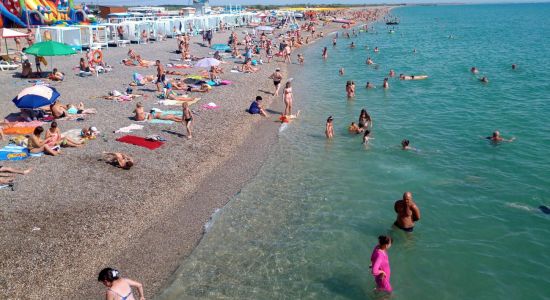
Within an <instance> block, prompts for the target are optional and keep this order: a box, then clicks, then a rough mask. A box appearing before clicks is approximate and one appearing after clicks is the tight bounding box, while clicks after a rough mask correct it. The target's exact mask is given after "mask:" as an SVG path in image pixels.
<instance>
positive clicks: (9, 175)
mask: <svg viewBox="0 0 550 300" xmlns="http://www.w3.org/2000/svg"><path fill="white" fill-rule="evenodd" d="M30 172H31V169H26V170H18V169H14V168H8V167H4V166H0V184H10V183H13V180H14V179H15V176H13V174H20V175H27V174H29V173H30Z"/></svg>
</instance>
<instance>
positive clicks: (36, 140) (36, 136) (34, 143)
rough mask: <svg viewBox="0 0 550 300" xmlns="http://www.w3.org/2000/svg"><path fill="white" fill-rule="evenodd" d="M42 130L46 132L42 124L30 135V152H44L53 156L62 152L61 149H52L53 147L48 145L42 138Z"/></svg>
mask: <svg viewBox="0 0 550 300" xmlns="http://www.w3.org/2000/svg"><path fill="white" fill-rule="evenodd" d="M42 132H44V128H43V127H42V126H38V127H36V128H35V129H34V132H33V134H32V135H31V136H30V137H29V142H28V145H27V149H29V152H31V153H40V152H44V153H46V154H50V155H53V156H56V155H58V154H60V153H61V152H60V151H56V150H54V149H52V147H50V146H48V145H47V144H46V142H45V141H43V140H42V138H41V137H40V136H41V135H42Z"/></svg>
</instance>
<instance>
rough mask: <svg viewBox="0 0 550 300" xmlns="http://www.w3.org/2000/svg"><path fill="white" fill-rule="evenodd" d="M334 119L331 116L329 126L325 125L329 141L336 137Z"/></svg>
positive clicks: (328, 121) (328, 120)
mask: <svg viewBox="0 0 550 300" xmlns="http://www.w3.org/2000/svg"><path fill="white" fill-rule="evenodd" d="M333 120H334V119H333V118H332V116H329V117H328V119H327V124H326V125H325V136H326V137H327V139H331V138H333V137H334V127H333V126H332V121H333Z"/></svg>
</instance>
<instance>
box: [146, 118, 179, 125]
mask: <svg viewBox="0 0 550 300" xmlns="http://www.w3.org/2000/svg"><path fill="white" fill-rule="evenodd" d="M149 123H151V124H173V123H174V121H172V120H160V119H153V120H150V121H149Z"/></svg>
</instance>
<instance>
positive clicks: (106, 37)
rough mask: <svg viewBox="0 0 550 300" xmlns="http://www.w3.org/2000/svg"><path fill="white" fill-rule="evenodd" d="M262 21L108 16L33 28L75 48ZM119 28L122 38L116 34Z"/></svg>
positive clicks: (41, 37)
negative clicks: (87, 22) (103, 19)
mask: <svg viewBox="0 0 550 300" xmlns="http://www.w3.org/2000/svg"><path fill="white" fill-rule="evenodd" d="M260 21H261V20H260V19H259V18H258V17H257V15H256V14H253V13H240V14H220V15H206V16H187V17H181V16H173V17H169V16H163V17H140V18H109V19H108V20H107V22H106V23H101V24H95V25H71V26H40V27H37V28H36V31H35V40H36V42H42V41H46V40H52V41H56V42H60V43H64V44H67V45H70V46H71V47H72V48H73V49H75V50H82V49H86V48H91V49H95V48H104V47H109V46H114V45H117V46H121V45H124V44H128V43H141V42H142V41H143V39H142V37H141V34H142V32H143V31H145V32H146V33H147V36H148V39H149V40H160V39H163V38H166V37H174V36H177V35H181V34H183V33H187V34H192V35H197V34H200V33H201V32H203V31H205V30H211V29H212V30H220V29H221V28H220V25H221V24H223V26H224V29H233V28H235V27H241V26H248V25H250V24H255V23H259V22H260ZM119 27H121V28H122V32H123V34H122V37H121V36H119V34H118V29H119Z"/></svg>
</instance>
